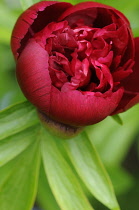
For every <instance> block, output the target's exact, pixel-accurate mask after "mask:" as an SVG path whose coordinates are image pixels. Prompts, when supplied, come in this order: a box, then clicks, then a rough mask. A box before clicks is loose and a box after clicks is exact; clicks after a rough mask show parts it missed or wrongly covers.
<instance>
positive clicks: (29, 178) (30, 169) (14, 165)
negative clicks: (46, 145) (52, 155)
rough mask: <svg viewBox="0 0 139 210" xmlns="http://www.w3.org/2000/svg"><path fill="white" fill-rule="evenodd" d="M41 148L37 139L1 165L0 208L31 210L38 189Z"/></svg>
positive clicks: (2, 209)
mask: <svg viewBox="0 0 139 210" xmlns="http://www.w3.org/2000/svg"><path fill="white" fill-rule="evenodd" d="M39 165H40V150H39V146H38V141H37V139H35V141H34V143H33V144H31V145H30V146H29V147H28V148H27V149H26V150H25V151H24V152H22V153H21V154H20V155H19V156H17V157H16V158H15V159H13V160H12V161H10V162H8V163H7V164H5V165H4V166H3V167H0V209H1V210H8V209H10V210H31V208H32V206H33V203H34V200H35V196H36V190H37V182H38V172H39Z"/></svg>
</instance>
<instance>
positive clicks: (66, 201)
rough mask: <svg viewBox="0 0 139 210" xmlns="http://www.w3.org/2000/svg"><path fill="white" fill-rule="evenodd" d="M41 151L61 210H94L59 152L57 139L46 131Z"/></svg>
mask: <svg viewBox="0 0 139 210" xmlns="http://www.w3.org/2000/svg"><path fill="white" fill-rule="evenodd" d="M41 151H42V158H43V163H44V168H45V173H46V175H47V177H48V182H49V184H50V187H51V190H52V192H53V194H54V196H55V199H56V200H57V203H58V204H59V206H60V208H61V210H79V209H80V210H86V209H87V210H92V209H93V208H92V207H91V205H90V204H89V202H88V200H87V198H86V196H85V194H84V193H83V191H82V188H81V186H80V184H79V182H78V180H77V179H76V176H75V175H74V173H73V172H72V170H71V168H70V166H69V165H68V163H67V162H66V160H65V159H64V158H63V156H62V155H61V153H60V152H59V150H58V148H57V146H56V143H55V139H54V138H53V137H52V136H51V135H50V134H49V133H47V131H46V130H44V129H43V130H42V142H41Z"/></svg>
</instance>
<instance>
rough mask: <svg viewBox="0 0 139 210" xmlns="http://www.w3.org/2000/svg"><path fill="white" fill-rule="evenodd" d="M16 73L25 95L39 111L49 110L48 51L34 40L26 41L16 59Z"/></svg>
mask: <svg viewBox="0 0 139 210" xmlns="http://www.w3.org/2000/svg"><path fill="white" fill-rule="evenodd" d="M16 74H17V80H18V82H19V85H20V87H21V89H22V91H23V93H24V95H25V97H26V98H27V99H28V100H29V101H30V102H31V103H32V104H34V105H35V106H36V107H38V108H39V109H40V110H41V111H46V112H49V106H50V93H51V79H50V76H49V72H48V53H47V51H45V50H44V49H43V48H42V47H40V45H39V44H38V43H36V42H35V40H33V39H32V40H30V41H29V42H28V44H27V46H26V47H25V49H24V50H23V52H22V53H21V56H20V57H19V59H18V60H17V71H16ZM42 105H43V106H42Z"/></svg>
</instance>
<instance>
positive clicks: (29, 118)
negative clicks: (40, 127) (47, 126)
mask: <svg viewBox="0 0 139 210" xmlns="http://www.w3.org/2000/svg"><path fill="white" fill-rule="evenodd" d="M38 123H39V120H38V117H37V114H36V110H35V108H34V107H33V106H32V105H31V104H30V103H29V102H28V101H25V102H22V103H18V104H15V105H12V106H10V107H8V108H6V109H4V110H2V111H0V140H2V139H4V138H6V137H8V136H11V135H13V134H15V133H18V132H20V131H22V130H24V129H26V128H28V127H31V126H33V125H36V124H38Z"/></svg>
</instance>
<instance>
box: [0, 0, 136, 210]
mask: <svg viewBox="0 0 139 210" xmlns="http://www.w3.org/2000/svg"><path fill="white" fill-rule="evenodd" d="M33 2H37V1H33ZM71 2H72V3H74V4H75V3H77V2H79V0H77V1H74V0H72V1H71ZM97 2H101V3H105V4H108V5H112V6H115V7H116V8H117V9H119V10H120V11H122V12H123V13H124V14H125V15H126V16H127V17H128V18H129V20H130V22H131V27H132V29H133V32H134V36H139V1H138V0H132V1H130V0H100V1H97ZM22 11H23V10H22V7H21V4H20V1H19V0H0V109H3V108H5V107H7V106H8V105H11V104H14V103H16V102H19V101H23V100H25V98H24V96H23V94H22V93H21V91H20V89H19V87H18V84H17V81H16V78H15V62H14V59H13V56H12V53H11V50H10V36H11V32H12V28H13V26H14V23H15V21H16V19H17V17H18V16H19V15H20V14H21V12H22ZM120 116H121V118H122V120H123V125H119V124H117V123H116V122H115V121H114V120H113V119H112V118H111V117H108V118H107V119H105V120H104V121H102V122H100V123H98V124H96V125H94V126H89V127H87V128H86V133H87V135H88V136H89V138H90V139H91V141H93V144H95V146H96V148H97V150H98V152H99V154H100V156H101V159H102V161H103V163H104V164H105V166H106V168H107V170H108V173H109V175H110V177H111V179H112V182H113V185H114V188H115V191H116V195H117V198H118V201H119V203H120V206H121V209H122V210H137V209H139V105H136V106H135V107H133V108H132V109H130V110H129V111H127V112H126V113H123V114H121V115H120ZM42 194H43V193H41V195H42ZM44 194H45V192H44ZM88 196H89V195H88ZM91 199H92V198H91ZM38 200H39V204H40V205H41V206H42V207H43V208H44V209H46V208H45V203H43V199H40V198H38ZM92 203H93V206H94V207H95V209H96V210H105V209H106V208H105V207H104V206H102V205H101V204H100V203H99V202H97V201H96V200H92ZM94 203H95V204H94ZM46 210H47V209H46ZM48 210H49V209H48Z"/></svg>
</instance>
